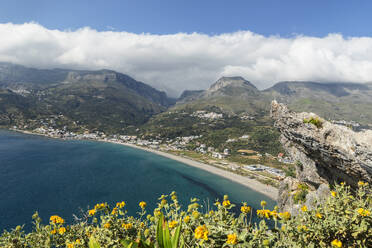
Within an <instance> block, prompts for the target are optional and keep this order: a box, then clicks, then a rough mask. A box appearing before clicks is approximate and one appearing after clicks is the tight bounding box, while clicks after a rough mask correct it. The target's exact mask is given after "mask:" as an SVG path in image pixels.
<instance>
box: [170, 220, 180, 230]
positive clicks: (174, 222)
mask: <svg viewBox="0 0 372 248" xmlns="http://www.w3.org/2000/svg"><path fill="white" fill-rule="evenodd" d="M177 224H178V222H177V221H175V220H173V221H171V222H169V224H168V226H169V228H173V227H175V226H177Z"/></svg>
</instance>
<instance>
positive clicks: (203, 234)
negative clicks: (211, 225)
mask: <svg viewBox="0 0 372 248" xmlns="http://www.w3.org/2000/svg"><path fill="white" fill-rule="evenodd" d="M208 233H209V232H208V229H207V227H206V226H205V225H203V226H198V227H197V228H196V229H195V238H196V239H204V240H208Z"/></svg>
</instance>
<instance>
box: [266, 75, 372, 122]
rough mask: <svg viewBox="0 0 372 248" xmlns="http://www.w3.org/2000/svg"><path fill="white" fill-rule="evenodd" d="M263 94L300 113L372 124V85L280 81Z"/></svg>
mask: <svg viewBox="0 0 372 248" xmlns="http://www.w3.org/2000/svg"><path fill="white" fill-rule="evenodd" d="M262 93H263V94H264V95H266V96H268V97H270V98H271V99H273V100H274V99H275V100H277V101H279V102H283V103H286V104H287V105H288V107H289V108H290V109H291V110H294V111H297V112H302V111H306V112H315V113H317V114H319V115H320V116H322V117H324V118H327V119H343V120H349V121H351V120H354V121H358V122H360V123H363V124H369V123H372V85H371V84H359V83H317V82H279V83H277V84H275V85H274V86H273V87H271V88H269V89H267V90H264V91H263V92H262Z"/></svg>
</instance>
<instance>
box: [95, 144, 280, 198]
mask: <svg viewBox="0 0 372 248" xmlns="http://www.w3.org/2000/svg"><path fill="white" fill-rule="evenodd" d="M98 141H102V140H98ZM104 142H108V143H112V144H118V145H124V146H128V147H132V148H135V149H141V150H143V151H147V152H151V153H154V154H157V155H160V156H163V157H166V158H169V159H172V160H175V161H178V162H181V163H183V164H186V165H188V166H192V167H196V168H199V169H201V170H204V171H207V172H209V173H212V174H214V175H217V176H220V177H223V178H226V179H228V180H230V181H233V182H235V183H239V184H241V185H243V186H245V187H247V188H250V189H252V190H254V191H256V192H258V193H260V194H263V195H265V196H267V197H269V198H271V199H272V200H274V201H277V197H278V189H276V188H274V187H272V186H270V185H265V184H263V183H261V182H259V181H257V180H255V179H250V178H248V177H244V176H241V175H238V174H235V173H232V172H230V171H226V170H223V169H219V168H217V167H214V166H211V165H208V164H205V163H202V162H199V161H195V160H192V159H189V158H184V157H180V156H176V155H174V154H170V153H167V152H163V151H158V150H154V149H150V148H146V147H141V146H137V145H133V144H129V143H121V142H115V141H104Z"/></svg>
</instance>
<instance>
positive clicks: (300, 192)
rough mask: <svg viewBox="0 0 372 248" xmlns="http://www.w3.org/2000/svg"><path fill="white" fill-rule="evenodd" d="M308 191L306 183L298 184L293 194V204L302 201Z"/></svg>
mask: <svg viewBox="0 0 372 248" xmlns="http://www.w3.org/2000/svg"><path fill="white" fill-rule="evenodd" d="M308 193H309V186H307V185H306V184H303V183H301V184H299V185H298V187H297V192H296V193H295V194H294V195H293V201H294V203H295V204H298V203H304V201H305V200H306V196H307V194H308Z"/></svg>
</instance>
